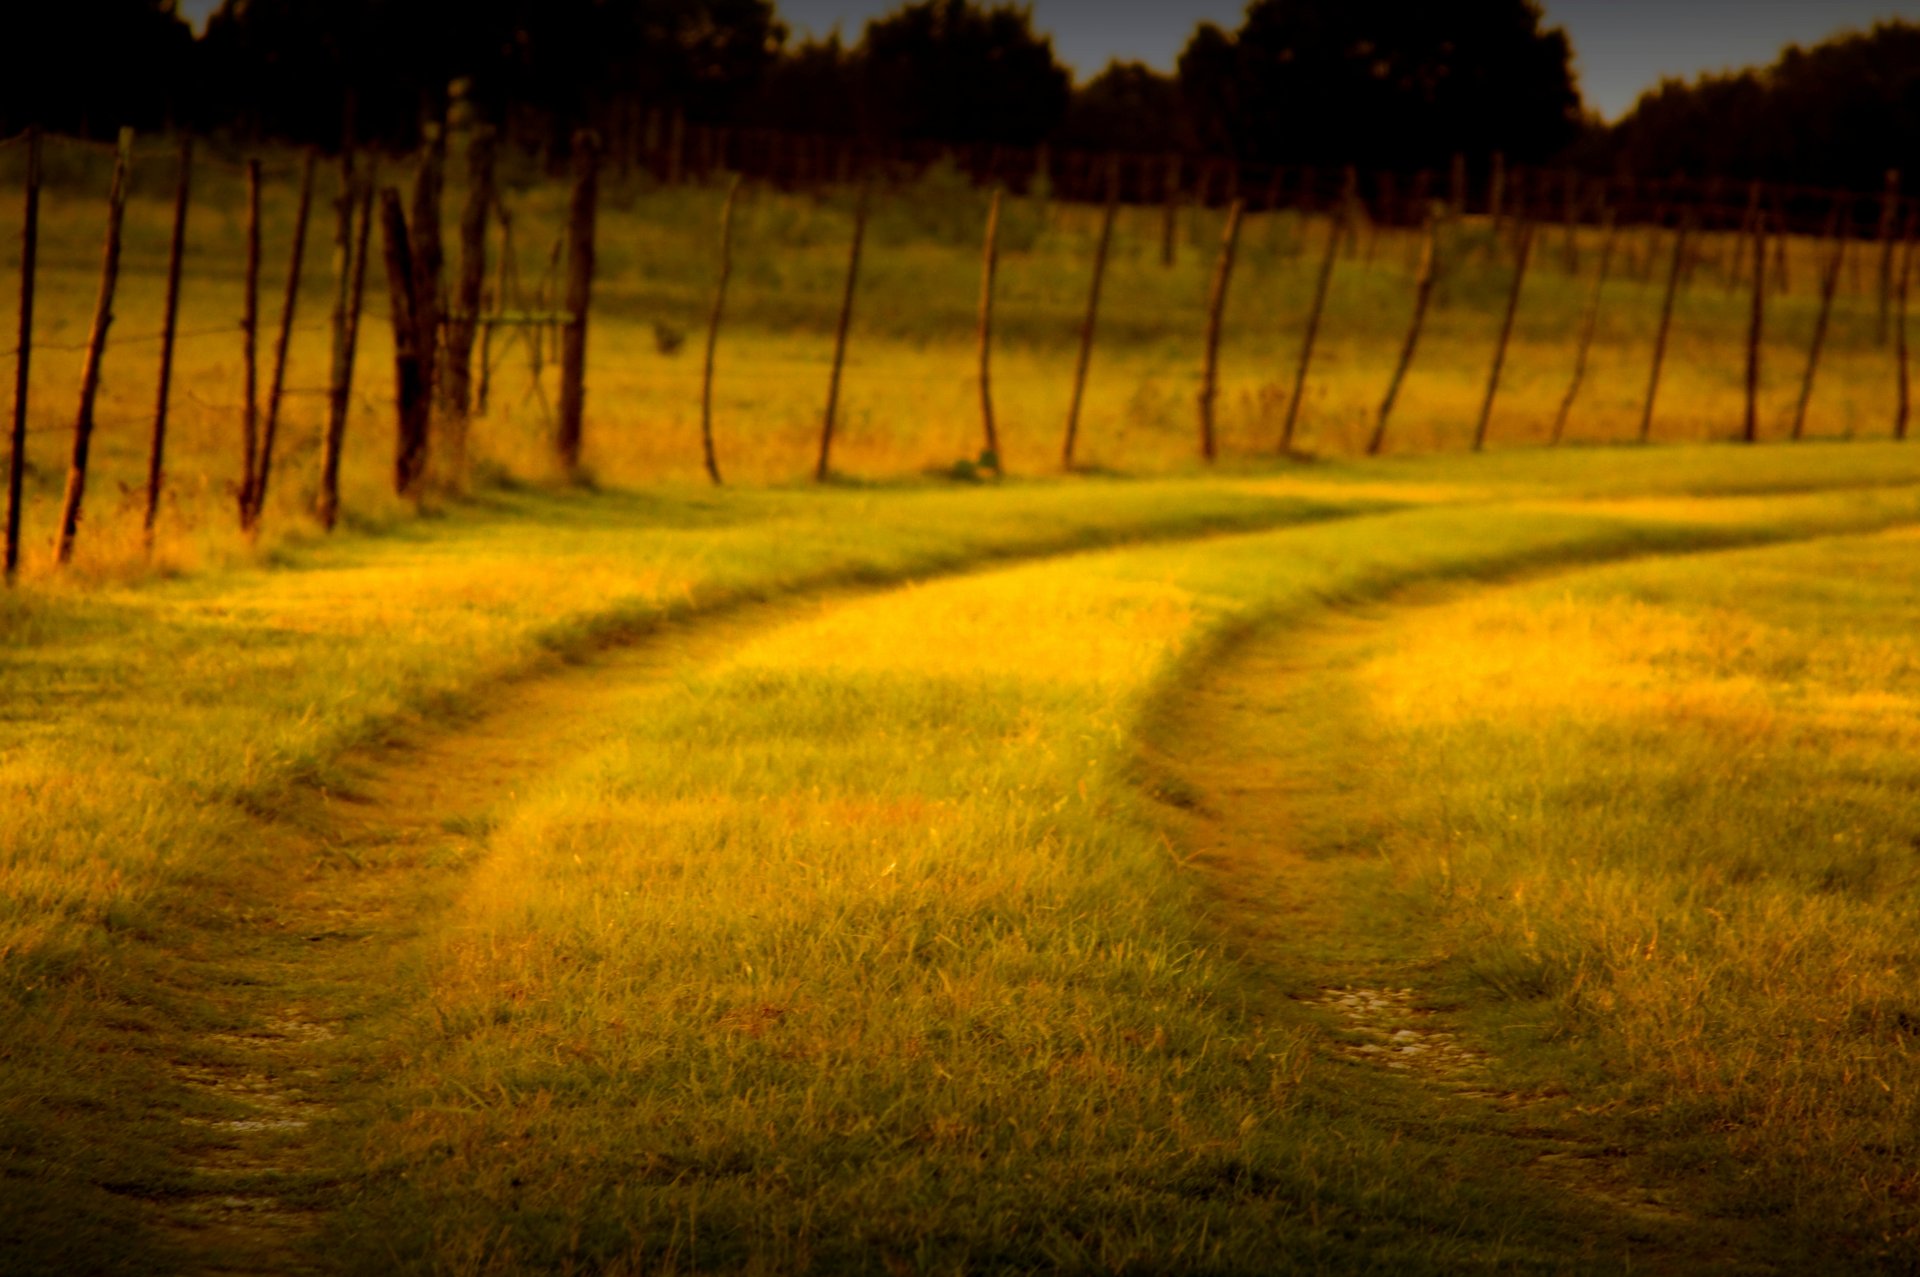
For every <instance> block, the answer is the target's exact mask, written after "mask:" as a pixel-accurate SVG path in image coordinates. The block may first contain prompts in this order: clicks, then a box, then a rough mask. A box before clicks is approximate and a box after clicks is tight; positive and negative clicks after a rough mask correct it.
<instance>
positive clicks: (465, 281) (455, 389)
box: [445, 126, 630, 448]
mask: <svg viewBox="0 0 1920 1277" xmlns="http://www.w3.org/2000/svg"><path fill="white" fill-rule="evenodd" d="M493 155H494V147H493V131H492V130H491V129H489V128H486V127H485V126H480V127H476V128H475V129H474V130H473V135H472V136H471V137H470V138H469V139H468V140H467V200H466V203H465V204H464V205H463V206H462V207H461V210H460V282H459V285H458V287H457V288H456V289H455V291H454V298H453V314H451V315H449V316H448V317H447V384H446V394H445V401H446V406H447V410H448V412H449V413H451V414H452V417H453V419H454V421H455V422H457V423H458V424H456V425H455V426H454V427H453V429H452V430H451V431H450V432H449V434H450V435H451V436H453V437H454V438H455V440H456V443H455V447H456V448H458V447H460V445H461V444H463V443H464V441H465V436H466V422H467V421H468V420H469V419H470V418H471V417H472V416H473V403H474V398H473V345H474V340H475V338H476V337H478V336H479V333H480V309H481V294H482V293H483V292H484V291H485V290H486V281H487V215H488V214H489V213H491V212H492V211H493V203H494V195H493V165H494V160H493ZM622 155H623V156H626V157H628V161H627V162H630V150H623V151H622Z"/></svg>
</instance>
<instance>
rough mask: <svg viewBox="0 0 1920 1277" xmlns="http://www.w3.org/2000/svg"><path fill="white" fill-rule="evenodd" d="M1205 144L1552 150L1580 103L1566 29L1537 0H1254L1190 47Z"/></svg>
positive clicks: (1247, 155)
mask: <svg viewBox="0 0 1920 1277" xmlns="http://www.w3.org/2000/svg"><path fill="white" fill-rule="evenodd" d="M1180 85H1181V89H1182V91H1183V93H1184V95H1185V100H1186V102H1187V103H1188V106H1189V109H1190V110H1191V112H1192V115H1193V122H1194V127H1195V129H1196V131H1197V133H1198V134H1199V136H1200V139H1201V141H1202V144H1203V145H1204V146H1207V147H1210V148H1212V149H1214V150H1216V151H1226V152H1227V153H1230V154H1232V155H1235V156H1238V157H1240V158H1242V159H1249V160H1259V161H1265V162H1272V163H1292V164H1300V163H1306V164H1318V165H1339V164H1358V165H1361V166H1363V167H1374V168H1393V169H1399V170H1402V171H1412V170H1416V169H1422V168H1427V169H1441V168H1444V167H1445V166H1446V165H1447V164H1448V163H1449V162H1450V161H1451V159H1452V157H1453V155H1454V154H1456V153H1464V154H1466V155H1467V156H1469V157H1470V158H1473V159H1476V160H1477V159H1484V158H1485V157H1486V156H1488V155H1490V154H1492V153H1493V152H1496V151H1497V152H1503V153H1504V154H1505V155H1506V156H1507V158H1508V159H1509V160H1514V161H1521V162H1528V163H1531V162H1535V161H1540V160H1545V159H1548V158H1550V157H1551V156H1552V155H1553V154H1554V153H1555V152H1557V151H1558V150H1559V149H1560V148H1561V147H1562V146H1564V145H1565V144H1566V143H1567V142H1568V141H1570V140H1571V139H1572V137H1573V136H1574V125H1575V121H1576V118H1577V112H1578V109H1579V105H1580V96H1579V91H1578V90H1577V89H1576V88H1575V86H1574V82H1573V71H1572V48H1571V46H1570V45H1569V44H1568V41H1567V36H1566V33H1565V32H1563V31H1561V30H1559V29H1558V28H1552V29H1543V28H1542V26H1541V13H1540V8H1539V5H1538V4H1536V3H1534V0H1462V2H1460V3H1453V4H1432V3H1429V2H1428V0H1256V3H1254V4H1251V5H1249V6H1248V8H1247V13H1246V18H1245V20H1244V22H1243V23H1242V25H1241V26H1240V28H1239V29H1238V30H1237V31H1235V32H1232V33H1228V32H1225V31H1222V30H1221V29H1220V28H1219V27H1217V26H1215V25H1213V24H1211V23H1208V24H1203V25H1202V26H1201V28H1200V29H1199V30H1198V31H1197V32H1195V34H1194V37H1193V39H1192V41H1191V42H1189V43H1188V45H1187V48H1186V50H1185V52H1183V53H1182V54H1181V55H1180Z"/></svg>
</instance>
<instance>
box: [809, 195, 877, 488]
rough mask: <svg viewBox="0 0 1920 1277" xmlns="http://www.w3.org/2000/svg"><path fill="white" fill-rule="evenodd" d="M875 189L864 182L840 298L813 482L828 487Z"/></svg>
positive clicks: (854, 215)
mask: <svg viewBox="0 0 1920 1277" xmlns="http://www.w3.org/2000/svg"><path fill="white" fill-rule="evenodd" d="M872 189H873V185H872V183H871V182H863V183H861V186H860V198H859V203H858V204H856V205H855V206H854V211H853V248H852V250H851V251H850V252H849V253H848V255H847V283H846V289H845V291H844V292H842V293H841V296H840V321H839V323H838V324H837V325H836V326H835V328H834V333H833V374H832V376H831V377H830V378H829V380H828V382H827V415H826V417H825V418H824V419H823V420H822V421H821V423H820V459H819V460H818V461H817V462H815V463H814V467H813V481H814V482H815V483H825V482H826V481H827V476H828V475H829V474H831V473H832V469H831V466H832V455H833V421H834V417H835V415H836V414H837V413H838V412H839V409H840V371H841V369H842V368H844V367H845V366H846V362H847V330H848V329H849V328H851V327H852V325H853V296H854V289H855V287H856V286H857V285H858V284H859V281H860V245H861V244H862V243H863V242H864V241H865V239H866V237H867V201H868V199H869V198H870V197H871V194H872Z"/></svg>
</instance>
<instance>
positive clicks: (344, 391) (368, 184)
mask: <svg viewBox="0 0 1920 1277" xmlns="http://www.w3.org/2000/svg"><path fill="white" fill-rule="evenodd" d="M373 176H374V175H373V171H372V169H371V168H370V169H369V170H368V172H367V176H366V179H365V181H364V182H363V183H362V185H361V188H360V190H359V192H358V195H357V198H355V199H354V204H357V205H358V208H359V214H360V225H359V229H358V230H357V231H355V232H354V237H353V250H352V252H353V256H352V262H351V266H350V267H349V266H348V264H347V263H344V262H343V263H342V264H341V270H342V276H341V283H342V285H343V287H345V289H346V294H345V301H346V305H345V307H344V311H345V313H344V314H343V315H342V320H343V323H342V325H341V327H340V329H339V332H338V336H337V338H336V340H337V342H338V345H337V347H336V349H335V352H334V367H333V385H332V387H331V390H332V393H331V394H330V395H329V396H328V404H327V408H328V412H327V434H326V438H325V441H324V442H323V443H322V445H321V450H320V495H319V497H318V499H317V504H316V506H315V509H314V513H315V514H316V515H318V516H319V519H320V526H322V527H323V528H325V529H326V530H327V531H329V532H331V531H333V525H334V523H335V521H336V520H338V518H339V517H340V449H341V447H342V446H343V445H344V444H345V442H346V437H347V410H348V408H349V406H350V405H351V404H352V401H353V363H354V354H355V352H356V351H357V350H358V348H359V345H360V308H361V303H362V300H363V299H364V298H365V296H366V288H367V244H368V241H369V240H371V239H372V238H373ZM348 190H349V192H350V193H351V192H352V185H351V184H350V183H349V186H348ZM352 208H353V205H352V204H350V205H349V211H348V220H349V222H351V220H352ZM349 269H350V270H351V272H352V274H351V277H350V278H349V277H348V275H347V274H346V271H347V270H349Z"/></svg>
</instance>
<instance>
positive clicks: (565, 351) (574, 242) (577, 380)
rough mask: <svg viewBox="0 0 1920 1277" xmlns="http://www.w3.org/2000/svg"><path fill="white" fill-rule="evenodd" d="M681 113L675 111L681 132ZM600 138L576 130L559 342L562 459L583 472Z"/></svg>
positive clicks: (574, 473)
mask: <svg viewBox="0 0 1920 1277" xmlns="http://www.w3.org/2000/svg"><path fill="white" fill-rule="evenodd" d="M680 119H681V117H680V116H679V114H678V113H676V114H675V115H674V123H675V126H676V136H677V134H678V126H679V124H680ZM599 164H600V152H599V142H598V139H596V138H595V137H594V135H593V134H592V133H590V132H587V131H586V130H584V129H583V130H581V131H580V132H578V133H575V134H574V135H573V200H572V202H571V204H570V205H569V206H568V212H567V321H566V322H567V327H566V332H565V334H564V336H563V338H562V341H561V347H560V431H559V439H558V443H559V450H560V462H561V464H562V465H563V466H565V467H566V471H567V475H568V477H569V478H576V477H578V475H579V473H580V436H581V423H582V420H583V419H584V417H585V416H586V407H587V308H588V305H589V304H590V303H591V301H592V300H593V229H594V228H593V223H594V209H595V204H596V201H597V199H598V196H599Z"/></svg>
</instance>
